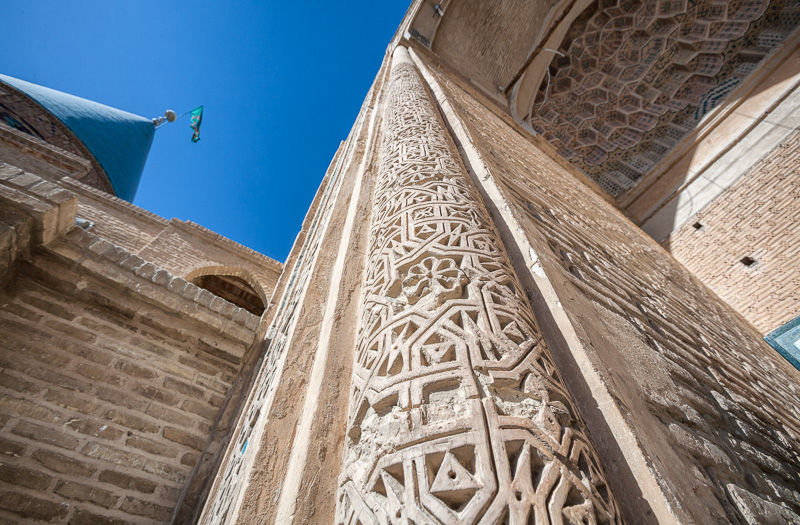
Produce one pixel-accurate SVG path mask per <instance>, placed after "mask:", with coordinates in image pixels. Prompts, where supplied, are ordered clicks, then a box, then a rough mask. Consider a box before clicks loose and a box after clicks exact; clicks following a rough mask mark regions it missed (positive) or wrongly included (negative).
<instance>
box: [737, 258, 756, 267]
mask: <svg viewBox="0 0 800 525" xmlns="http://www.w3.org/2000/svg"><path fill="white" fill-rule="evenodd" d="M739 262H740V263H742V264H744V265H745V266H747V267H748V268H750V267H751V266H753V265H754V264H755V263H756V260H755V259H753V258H752V257H742V259H741V260H740V261H739Z"/></svg>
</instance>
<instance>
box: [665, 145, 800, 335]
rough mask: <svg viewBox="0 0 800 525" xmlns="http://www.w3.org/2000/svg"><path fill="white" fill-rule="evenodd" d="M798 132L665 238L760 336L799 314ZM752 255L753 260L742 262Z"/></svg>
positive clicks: (677, 255) (799, 193)
mask: <svg viewBox="0 0 800 525" xmlns="http://www.w3.org/2000/svg"><path fill="white" fill-rule="evenodd" d="M798 225H800V131H799V130H795V131H794V133H793V134H792V135H790V136H789V137H788V138H787V139H786V140H785V141H783V142H782V143H781V144H779V145H777V146H775V148H774V149H773V150H772V151H770V152H768V153H767V154H766V155H765V156H764V157H763V158H762V159H761V160H760V161H758V162H757V163H756V164H755V165H754V166H753V167H752V168H751V169H750V171H748V172H747V173H746V174H744V175H743V176H742V177H741V178H740V179H739V180H738V181H737V182H736V183H734V184H733V185H732V186H731V187H730V188H728V189H727V190H726V191H725V192H723V193H722V194H721V195H719V196H718V197H717V198H716V199H714V201H712V202H711V203H710V204H709V205H708V206H706V207H705V208H703V209H702V210H701V211H700V212H699V213H698V214H696V215H695V216H694V217H693V218H691V219H689V220H688V221H686V224H684V225H683V226H682V227H681V228H680V229H678V230H677V231H676V232H674V233H673V234H672V235H671V236H670V237H669V238H668V239H667V241H665V244H666V245H667V246H669V249H670V251H671V252H672V255H673V256H674V257H675V258H676V259H677V260H679V261H680V262H681V263H683V264H684V265H685V266H686V267H687V268H688V269H689V270H690V271H691V272H692V273H693V274H694V275H696V276H697V277H698V278H699V279H700V280H701V281H703V282H704V283H705V284H707V285H708V287H709V288H711V289H712V290H714V291H715V292H716V293H717V294H719V296H720V297H722V298H723V299H725V301H727V302H728V304H730V305H731V306H733V307H734V308H735V309H736V310H737V311H738V312H739V313H740V314H742V315H743V316H744V317H745V318H746V319H747V320H748V321H750V322H751V323H753V325H755V327H756V328H757V329H758V330H760V331H761V332H762V333H767V332H770V331H772V330H774V329H776V328H778V327H779V326H780V325H782V324H783V323H785V322H787V321H789V320H790V319H792V318H794V317H795V316H797V315H800V227H798ZM745 257H749V258H750V259H752V260H753V262H752V263H750V264H749V265H748V264H745V263H746V262H749V261H745V262H742V260H743V259H744V258H745Z"/></svg>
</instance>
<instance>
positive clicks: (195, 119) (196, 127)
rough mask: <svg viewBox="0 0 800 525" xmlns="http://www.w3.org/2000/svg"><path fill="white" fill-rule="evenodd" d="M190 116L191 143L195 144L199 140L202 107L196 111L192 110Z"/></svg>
mask: <svg viewBox="0 0 800 525" xmlns="http://www.w3.org/2000/svg"><path fill="white" fill-rule="evenodd" d="M191 115H192V122H191V126H192V131H193V132H194V133H192V142H197V141H198V140H200V123H201V122H203V106H200V107H199V108H197V109H193V110H192V111H191Z"/></svg>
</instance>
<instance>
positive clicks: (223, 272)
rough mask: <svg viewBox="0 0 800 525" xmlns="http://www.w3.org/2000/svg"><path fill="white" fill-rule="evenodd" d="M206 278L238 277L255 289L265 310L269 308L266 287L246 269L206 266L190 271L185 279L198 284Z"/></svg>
mask: <svg viewBox="0 0 800 525" xmlns="http://www.w3.org/2000/svg"><path fill="white" fill-rule="evenodd" d="M204 276H219V277H238V278H239V279H241V280H243V281H244V282H245V283H247V285H248V286H250V288H252V289H253V291H254V292H255V293H256V295H257V296H258V298H259V299H260V300H261V302H262V303H263V305H264V309H265V310H266V309H267V307H268V306H269V297H267V294H266V292H265V291H264V290H265V287H264V285H263V284H262V283H261V282H260V281H259V280H258V278H256V277H255V276H254V275H253V273H251V272H250V271H249V270H247V269H245V268H242V267H239V266H204V267H202V268H197V269H194V270H192V271H190V272H189V273H188V274H186V277H185V279H186V280H187V281H189V282H191V283H195V284H196V282H195V281H197V280H198V279H199V278H201V277H204Z"/></svg>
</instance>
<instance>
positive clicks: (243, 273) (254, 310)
mask: <svg viewBox="0 0 800 525" xmlns="http://www.w3.org/2000/svg"><path fill="white" fill-rule="evenodd" d="M186 280H187V281H189V282H190V283H192V284H194V285H196V286H198V287H200V288H204V289H206V290H208V291H209V292H211V293H213V294H214V295H217V296H219V297H222V298H223V299H225V300H226V301H228V302H230V303H233V304H235V305H236V306H238V307H239V308H243V309H245V310H247V311H248V312H250V313H251V314H253V315H258V316H260V315H261V314H262V313H264V310H265V309H266V307H267V306H268V305H269V300H268V299H267V296H266V294H265V293H264V289H263V288H262V286H261V284H259V282H258V280H257V279H256V278H255V277H253V275H252V274H251V273H250V272H248V271H247V270H245V269H244V268H235V267H230V266H207V267H205V268H200V269H197V270H192V271H191V272H189V274H188V275H187V276H186Z"/></svg>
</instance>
